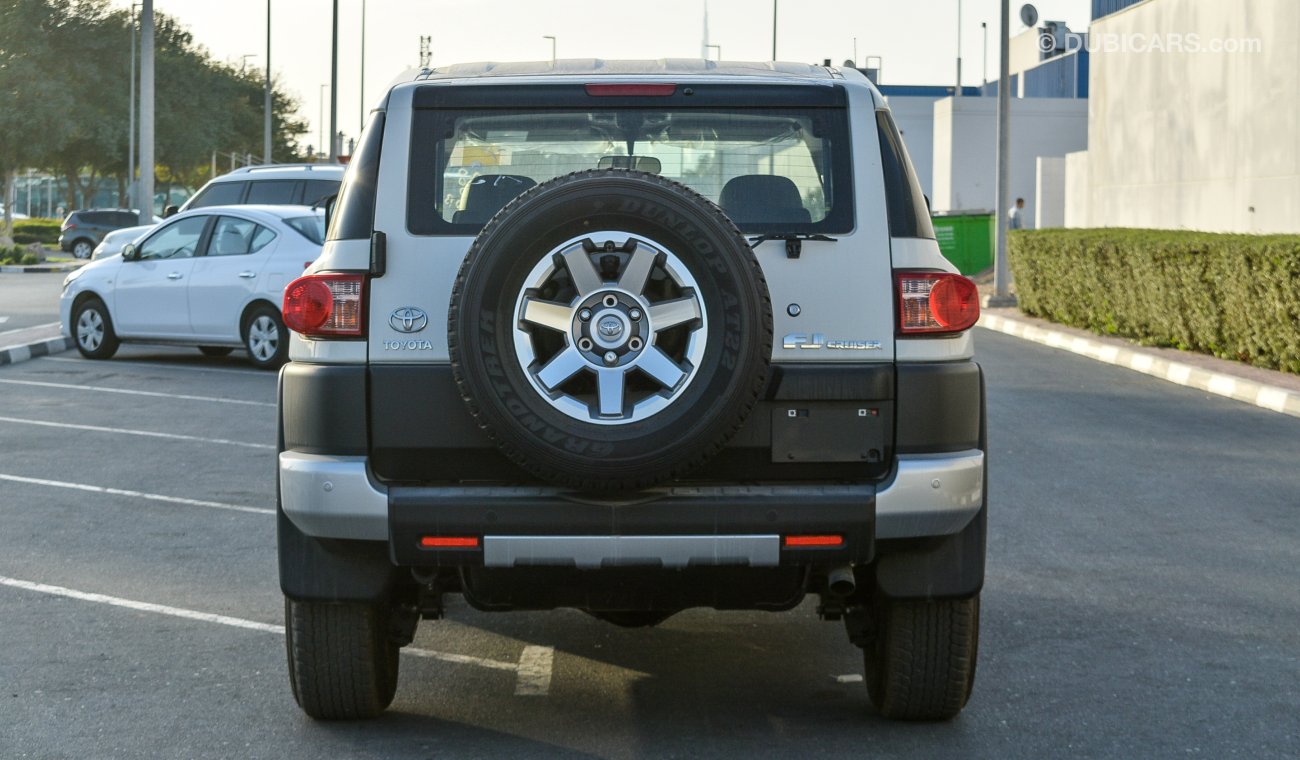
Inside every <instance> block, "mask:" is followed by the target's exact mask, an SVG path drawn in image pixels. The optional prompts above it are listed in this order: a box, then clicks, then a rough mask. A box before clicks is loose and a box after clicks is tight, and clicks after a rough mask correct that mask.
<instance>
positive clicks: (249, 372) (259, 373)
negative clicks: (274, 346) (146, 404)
mask: <svg viewBox="0 0 1300 760" xmlns="http://www.w3.org/2000/svg"><path fill="white" fill-rule="evenodd" d="M0 334H3V333H0ZM46 358H47V359H49V361H52V362H68V363H69V364H80V365H81V366H83V367H85V368H86V369H90V368H91V367H92V366H94V365H93V364H92V362H93V360H92V359H67V358H64V357H59V356H50V357H46ZM123 365H125V366H127V367H147V368H149V369H170V370H177V371H180V372H202V373H203V374H205V375H206V374H210V373H213V372H216V373H220V374H223V375H243V376H244V377H264V378H267V379H269V380H275V379H276V377H277V376H276V373H274V372H267V371H266V370H260V369H229V368H221V367H186V366H181V365H171V364H160V363H158V362H137V361H130V360H126V359H114V360H113V363H112V365H111V366H114V367H118V366H123ZM103 367H104V365H102V364H100V365H98V368H100V369H102V368H103Z"/></svg>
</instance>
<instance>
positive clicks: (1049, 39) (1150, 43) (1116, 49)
mask: <svg viewBox="0 0 1300 760" xmlns="http://www.w3.org/2000/svg"><path fill="white" fill-rule="evenodd" d="M1059 34H1060V33H1052V32H1044V33H1043V34H1042V35H1041V36H1040V37H1039V39H1038V46H1039V48H1040V49H1041V50H1042V51H1043V52H1045V53H1049V52H1051V51H1053V50H1060V49H1062V48H1064V50H1065V52H1066V53H1073V52H1075V51H1076V50H1087V51H1088V52H1089V53H1174V54H1190V55H1197V54H1201V53H1215V54H1225V53H1227V54H1239V53H1262V52H1264V41H1263V40H1261V39H1259V38H1258V37H1209V36H1206V35H1203V34H1198V33H1196V32H1188V33H1186V34H1184V33H1181V32H1158V33H1154V34H1146V33H1143V32H1126V33H1123V34H1121V33H1118V32H1091V33H1089V34H1076V33H1074V32H1069V33H1067V34H1064V35H1063V36H1064V39H1058V35H1059Z"/></svg>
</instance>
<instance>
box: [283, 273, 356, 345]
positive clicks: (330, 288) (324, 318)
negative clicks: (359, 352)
mask: <svg viewBox="0 0 1300 760" xmlns="http://www.w3.org/2000/svg"><path fill="white" fill-rule="evenodd" d="M365 286H366V277H365V275H361V274H310V275H307V276H305V277H299V278H298V279H296V280H294V281H293V282H291V283H289V287H287V288H285V289H284V308H283V309H281V312H282V313H283V314H284V324H285V326H286V327H288V328H289V329H290V330H293V331H294V332H296V333H300V334H302V335H303V336H304V337H308V338H331V337H333V338H364V337H365V335H366V328H365V292H366V287H365Z"/></svg>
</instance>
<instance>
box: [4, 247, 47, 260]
mask: <svg viewBox="0 0 1300 760" xmlns="http://www.w3.org/2000/svg"><path fill="white" fill-rule="evenodd" d="M40 262H41V260H40V257H39V256H37V255H36V254H34V253H32V252H30V251H28V250H27V249H26V248H23V247H22V246H17V245H14V246H8V245H3V246H0V264H39V263H40Z"/></svg>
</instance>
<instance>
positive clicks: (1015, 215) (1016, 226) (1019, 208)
mask: <svg viewBox="0 0 1300 760" xmlns="http://www.w3.org/2000/svg"><path fill="white" fill-rule="evenodd" d="M1024 228H1025V199H1024V198H1016V207H1015V208H1013V209H1011V216H1010V217H1008V218H1007V229H1009V230H1023V229H1024Z"/></svg>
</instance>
